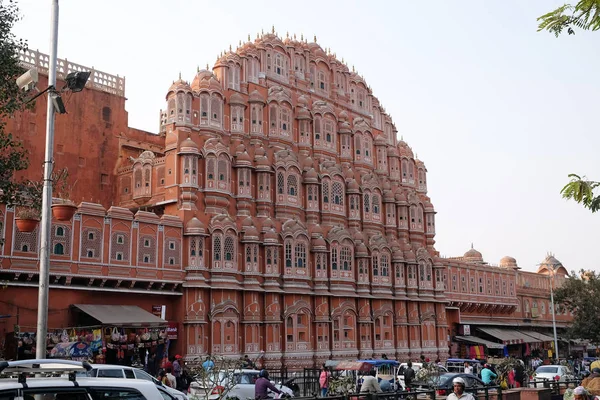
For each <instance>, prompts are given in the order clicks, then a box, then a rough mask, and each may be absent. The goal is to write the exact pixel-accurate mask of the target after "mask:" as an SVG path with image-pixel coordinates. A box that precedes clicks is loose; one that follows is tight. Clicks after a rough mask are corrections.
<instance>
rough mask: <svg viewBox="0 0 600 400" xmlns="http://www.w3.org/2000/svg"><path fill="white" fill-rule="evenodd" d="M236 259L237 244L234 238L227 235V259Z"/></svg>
mask: <svg viewBox="0 0 600 400" xmlns="http://www.w3.org/2000/svg"><path fill="white" fill-rule="evenodd" d="M234 259H235V246H234V243H233V238H232V237H231V236H227V237H226V238H225V261H233V260H234Z"/></svg>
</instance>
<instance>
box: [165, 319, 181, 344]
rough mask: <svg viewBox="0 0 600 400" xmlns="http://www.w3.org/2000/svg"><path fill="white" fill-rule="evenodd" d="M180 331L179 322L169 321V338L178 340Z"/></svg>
mask: <svg viewBox="0 0 600 400" xmlns="http://www.w3.org/2000/svg"><path fill="white" fill-rule="evenodd" d="M178 333H179V324H178V323H177V322H169V326H168V327H167V339H169V340H176V339H177V335H178Z"/></svg>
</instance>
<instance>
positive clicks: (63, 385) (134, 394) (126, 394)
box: [0, 360, 175, 400]
mask: <svg viewBox="0 0 600 400" xmlns="http://www.w3.org/2000/svg"><path fill="white" fill-rule="evenodd" d="M90 369H91V366H90V365H89V364H88V363H82V362H77V361H64V360H21V361H0V376H2V379H0V399H19V398H20V399H34V398H44V399H47V398H51V399H54V400H106V399H111V400H119V399H123V400H175V398H174V397H173V396H171V395H170V394H169V393H167V392H166V391H164V392H163V391H161V389H159V388H158V387H157V386H156V385H155V384H154V383H152V382H148V381H146V380H141V379H110V378H107V379H100V378H90V377H88V376H85V375H83V376H82V375H77V373H78V372H85V371H86V370H90ZM22 372H25V373H26V374H41V375H52V376H54V377H51V378H48V377H26V376H25V375H21V373H22ZM61 374H65V375H63V376H60V375H61ZM56 375H58V377H56ZM5 376H8V377H6V378H5ZM17 376H18V377H17Z"/></svg>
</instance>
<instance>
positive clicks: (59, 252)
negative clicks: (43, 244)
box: [54, 243, 65, 255]
mask: <svg viewBox="0 0 600 400" xmlns="http://www.w3.org/2000/svg"><path fill="white" fill-rule="evenodd" d="M54 254H57V255H63V254H65V247H64V246H63V244H62V243H56V244H55V245H54Z"/></svg>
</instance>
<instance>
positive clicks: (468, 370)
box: [465, 361, 473, 375]
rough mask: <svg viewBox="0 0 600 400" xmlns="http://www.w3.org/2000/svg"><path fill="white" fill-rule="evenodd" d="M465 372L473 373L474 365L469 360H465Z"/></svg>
mask: <svg viewBox="0 0 600 400" xmlns="http://www.w3.org/2000/svg"><path fill="white" fill-rule="evenodd" d="M465 374H471V375H473V367H471V366H470V365H469V363H468V362H467V361H465Z"/></svg>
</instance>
